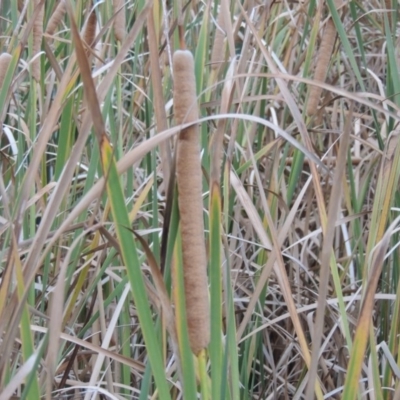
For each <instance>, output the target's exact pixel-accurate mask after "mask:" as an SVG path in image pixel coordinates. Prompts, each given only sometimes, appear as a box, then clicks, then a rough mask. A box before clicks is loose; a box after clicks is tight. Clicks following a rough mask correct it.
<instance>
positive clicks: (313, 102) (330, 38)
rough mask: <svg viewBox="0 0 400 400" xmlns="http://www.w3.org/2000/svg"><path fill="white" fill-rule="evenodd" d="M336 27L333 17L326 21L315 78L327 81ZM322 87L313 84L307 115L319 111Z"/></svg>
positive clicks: (319, 80)
mask: <svg viewBox="0 0 400 400" xmlns="http://www.w3.org/2000/svg"><path fill="white" fill-rule="evenodd" d="M335 41H336V27H335V24H334V23H333V20H332V18H329V20H328V21H327V23H326V26H325V30H324V34H323V36H322V39H321V45H320V47H319V52H318V58H317V65H316V67H315V73H314V80H315V81H318V82H325V79H326V74H327V72H328V66H329V62H330V59H331V56H332V53H333V49H334V47H335ZM321 93H322V88H321V87H319V86H311V88H310V95H309V97H308V103H307V115H314V114H315V113H316V111H317V107H318V103H319V100H320V97H321Z"/></svg>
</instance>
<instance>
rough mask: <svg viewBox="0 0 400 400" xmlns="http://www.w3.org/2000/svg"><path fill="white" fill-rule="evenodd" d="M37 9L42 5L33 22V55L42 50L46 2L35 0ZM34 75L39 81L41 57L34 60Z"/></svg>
mask: <svg viewBox="0 0 400 400" xmlns="http://www.w3.org/2000/svg"><path fill="white" fill-rule="evenodd" d="M33 4H34V6H35V10H36V8H37V7H40V10H39V13H38V15H37V17H36V20H35V22H34V24H33V28H32V31H33V52H32V54H33V56H36V54H37V53H39V52H40V48H41V46H42V38H43V19H44V4H42V5H40V0H34V3H33ZM32 76H33V79H35V80H36V81H37V82H39V81H40V57H37V58H36V59H35V60H34V61H33V62H32Z"/></svg>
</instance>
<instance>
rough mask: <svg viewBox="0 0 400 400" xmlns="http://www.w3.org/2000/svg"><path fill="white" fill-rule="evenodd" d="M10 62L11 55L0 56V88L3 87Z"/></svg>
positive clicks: (3, 54) (2, 54)
mask: <svg viewBox="0 0 400 400" xmlns="http://www.w3.org/2000/svg"><path fill="white" fill-rule="evenodd" d="M10 61H11V55H10V54H8V53H1V54H0V87H1V86H3V82H4V78H5V77H6V73H7V68H8V66H9V64H10Z"/></svg>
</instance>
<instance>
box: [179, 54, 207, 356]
mask: <svg viewBox="0 0 400 400" xmlns="http://www.w3.org/2000/svg"><path fill="white" fill-rule="evenodd" d="M173 76H174V112H175V120H176V123H177V124H184V123H187V122H195V121H197V120H198V109H197V99H196V82H195V76H194V60H193V56H192V54H191V53H190V52H189V51H186V50H178V51H176V52H175V53H174V55H173ZM176 175H177V184H178V205H179V213H180V220H181V232H182V258H183V268H184V286H185V299H186V313H187V322H188V333H189V341H190V347H191V349H192V352H193V353H194V354H195V355H198V354H199V353H200V351H201V350H203V349H205V348H206V347H207V346H208V343H209V340H210V314H209V313H210V310H209V299H208V280H207V256H206V249H205V241H204V221H203V200H202V172H201V163H200V143H199V132H198V127H197V126H196V125H193V126H190V127H188V128H185V129H182V131H181V132H180V134H179V137H178V143H177V158H176Z"/></svg>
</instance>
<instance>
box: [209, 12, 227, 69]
mask: <svg viewBox="0 0 400 400" xmlns="http://www.w3.org/2000/svg"><path fill="white" fill-rule="evenodd" d="M217 25H218V26H217V27H216V28H215V36H214V43H213V47H212V51H211V68H212V69H214V70H216V69H218V68H219V67H220V66H221V64H222V63H223V62H224V61H225V45H224V39H225V33H224V32H222V31H221V29H224V16H223V14H222V12H221V10H220V12H219V14H218V20H217Z"/></svg>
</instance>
